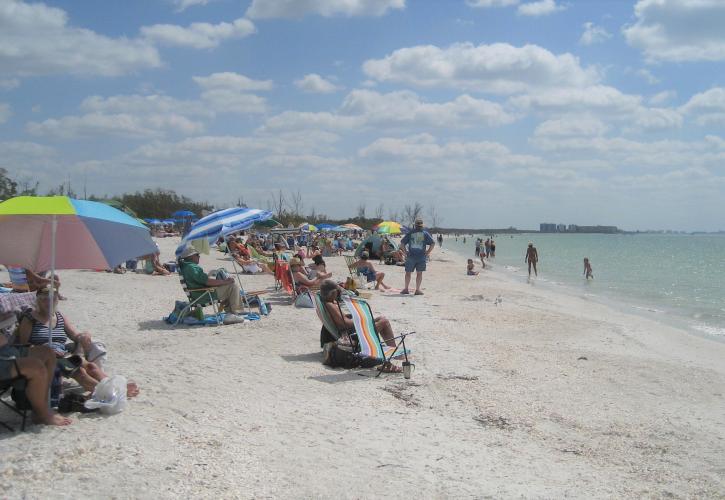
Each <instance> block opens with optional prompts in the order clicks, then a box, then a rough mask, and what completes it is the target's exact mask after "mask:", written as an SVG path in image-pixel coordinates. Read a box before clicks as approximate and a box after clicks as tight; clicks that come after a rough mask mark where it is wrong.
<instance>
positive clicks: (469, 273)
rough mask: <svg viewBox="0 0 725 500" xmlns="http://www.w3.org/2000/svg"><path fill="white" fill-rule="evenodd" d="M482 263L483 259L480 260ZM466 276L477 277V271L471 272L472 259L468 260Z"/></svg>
mask: <svg viewBox="0 0 725 500" xmlns="http://www.w3.org/2000/svg"><path fill="white" fill-rule="evenodd" d="M481 262H483V258H482V259H481ZM466 274H467V275H468V276H478V271H474V270H473V259H468V267H467V268H466Z"/></svg>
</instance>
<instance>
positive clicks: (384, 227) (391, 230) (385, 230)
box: [375, 220, 400, 234]
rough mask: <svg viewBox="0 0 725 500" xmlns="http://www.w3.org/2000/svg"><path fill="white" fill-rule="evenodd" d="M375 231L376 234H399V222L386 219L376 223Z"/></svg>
mask: <svg viewBox="0 0 725 500" xmlns="http://www.w3.org/2000/svg"><path fill="white" fill-rule="evenodd" d="M375 231H376V232H377V233H378V234H400V224H398V223H397V222H393V221H391V220H386V221H383V222H381V223H380V224H378V225H377V227H376V229H375Z"/></svg>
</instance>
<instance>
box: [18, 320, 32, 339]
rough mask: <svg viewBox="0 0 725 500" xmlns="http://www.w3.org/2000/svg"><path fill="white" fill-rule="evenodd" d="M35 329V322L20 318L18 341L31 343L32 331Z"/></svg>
mask: <svg viewBox="0 0 725 500" xmlns="http://www.w3.org/2000/svg"><path fill="white" fill-rule="evenodd" d="M32 329H33V324H32V323H31V321H30V320H29V319H28V318H26V317H23V319H21V320H20V324H19V325H18V343H20V344H29V343H30V332H31V331H32Z"/></svg>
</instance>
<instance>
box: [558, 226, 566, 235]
mask: <svg viewBox="0 0 725 500" xmlns="http://www.w3.org/2000/svg"><path fill="white" fill-rule="evenodd" d="M556 231H557V232H559V233H565V232H566V224H559V225H557V226H556Z"/></svg>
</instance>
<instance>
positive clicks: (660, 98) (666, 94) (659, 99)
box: [649, 90, 677, 106]
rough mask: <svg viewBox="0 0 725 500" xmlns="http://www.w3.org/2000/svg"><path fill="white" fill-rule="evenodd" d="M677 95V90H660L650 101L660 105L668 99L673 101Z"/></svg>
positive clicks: (652, 103) (654, 104)
mask: <svg viewBox="0 0 725 500" xmlns="http://www.w3.org/2000/svg"><path fill="white" fill-rule="evenodd" d="M675 97H677V92H675V91H674V90H663V91H662V92H658V93H657V94H655V95H653V96H652V97H650V98H649V103H650V104H651V105H653V106H659V105H661V104H664V103H666V102H667V101H671V100H672V99H674V98H675Z"/></svg>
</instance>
